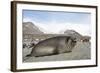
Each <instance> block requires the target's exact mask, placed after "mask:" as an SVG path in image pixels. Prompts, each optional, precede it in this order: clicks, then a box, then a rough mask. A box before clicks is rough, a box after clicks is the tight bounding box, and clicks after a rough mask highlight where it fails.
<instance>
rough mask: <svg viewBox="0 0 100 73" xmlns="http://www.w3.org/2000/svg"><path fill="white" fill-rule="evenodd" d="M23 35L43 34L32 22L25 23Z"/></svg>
mask: <svg viewBox="0 0 100 73" xmlns="http://www.w3.org/2000/svg"><path fill="white" fill-rule="evenodd" d="M23 34H43V32H42V31H40V29H39V28H38V27H37V26H35V24H34V23H32V22H23Z"/></svg>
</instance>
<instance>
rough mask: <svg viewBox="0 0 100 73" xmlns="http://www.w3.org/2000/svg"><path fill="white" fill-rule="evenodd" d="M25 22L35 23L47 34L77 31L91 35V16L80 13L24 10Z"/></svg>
mask: <svg viewBox="0 0 100 73" xmlns="http://www.w3.org/2000/svg"><path fill="white" fill-rule="evenodd" d="M22 14H23V22H33V23H34V24H35V25H36V26H38V27H40V29H42V30H43V31H44V32H45V33H62V32H63V31H65V30H75V31H77V32H79V33H80V34H82V35H91V14H90V13H82V12H81V13H80V12H64V11H63V12H61V11H43V10H42V11H39V10H23V13H22Z"/></svg>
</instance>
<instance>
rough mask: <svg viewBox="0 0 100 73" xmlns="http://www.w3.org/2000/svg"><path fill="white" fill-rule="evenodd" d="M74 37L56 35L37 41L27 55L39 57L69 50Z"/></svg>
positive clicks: (74, 42) (72, 44) (74, 40)
mask: <svg viewBox="0 0 100 73" xmlns="http://www.w3.org/2000/svg"><path fill="white" fill-rule="evenodd" d="M75 44H76V39H75V38H73V37H71V36H56V37H52V38H48V39H46V40H43V41H40V42H39V43H37V44H36V45H35V46H34V48H32V51H31V53H30V54H28V55H27V57H31V56H34V57H40V56H48V55H54V54H60V53H67V52H71V51H72V48H73V47H74V46H75Z"/></svg>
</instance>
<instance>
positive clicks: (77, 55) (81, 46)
mask: <svg viewBox="0 0 100 73" xmlns="http://www.w3.org/2000/svg"><path fill="white" fill-rule="evenodd" d="M31 49H32V48H29V49H28V48H24V49H23V62H44V61H64V60H85V59H91V44H90V42H77V44H76V46H75V47H74V48H73V50H72V52H70V53H63V54H58V55H51V56H44V57H26V55H27V54H29V53H30V52H31Z"/></svg>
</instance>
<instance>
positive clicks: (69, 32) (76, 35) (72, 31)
mask: <svg viewBox="0 0 100 73" xmlns="http://www.w3.org/2000/svg"><path fill="white" fill-rule="evenodd" d="M64 34H66V35H68V36H72V37H75V38H77V39H81V38H82V35H81V34H79V33H78V32H76V31H75V30H66V31H64Z"/></svg>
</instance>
